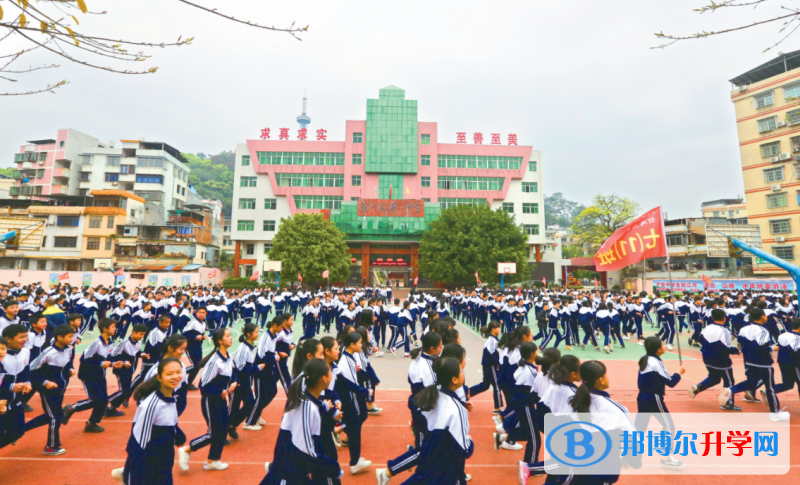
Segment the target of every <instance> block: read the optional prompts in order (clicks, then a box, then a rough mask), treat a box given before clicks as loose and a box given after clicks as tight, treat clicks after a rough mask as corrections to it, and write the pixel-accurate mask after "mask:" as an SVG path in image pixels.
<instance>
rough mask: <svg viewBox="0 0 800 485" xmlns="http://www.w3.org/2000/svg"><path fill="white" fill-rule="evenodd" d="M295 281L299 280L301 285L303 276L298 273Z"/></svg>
mask: <svg viewBox="0 0 800 485" xmlns="http://www.w3.org/2000/svg"><path fill="white" fill-rule="evenodd" d="M297 279H299V280H300V283H302V282H303V275H301V274H300V273H297Z"/></svg>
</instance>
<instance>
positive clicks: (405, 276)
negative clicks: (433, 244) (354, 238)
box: [347, 242, 419, 288]
mask: <svg viewBox="0 0 800 485" xmlns="http://www.w3.org/2000/svg"><path fill="white" fill-rule="evenodd" d="M347 245H348V246H349V248H350V249H349V250H348V253H350V257H351V259H350V262H352V263H353V266H352V269H351V272H350V279H348V280H347V283H348V284H350V285H362V286H363V285H378V284H387V280H389V281H391V284H392V287H398V284H399V287H400V288H408V287H409V286H411V284H412V283H413V281H414V278H416V277H417V275H418V272H419V264H418V261H419V252H418V249H419V244H418V243H380V242H375V243H373V242H352V243H351V242H348V243H347Z"/></svg>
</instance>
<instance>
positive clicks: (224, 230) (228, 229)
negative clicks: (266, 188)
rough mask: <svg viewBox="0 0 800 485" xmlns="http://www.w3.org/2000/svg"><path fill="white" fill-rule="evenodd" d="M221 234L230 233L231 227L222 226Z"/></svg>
mask: <svg viewBox="0 0 800 485" xmlns="http://www.w3.org/2000/svg"><path fill="white" fill-rule="evenodd" d="M268 200H269V199H268ZM222 232H231V226H222Z"/></svg>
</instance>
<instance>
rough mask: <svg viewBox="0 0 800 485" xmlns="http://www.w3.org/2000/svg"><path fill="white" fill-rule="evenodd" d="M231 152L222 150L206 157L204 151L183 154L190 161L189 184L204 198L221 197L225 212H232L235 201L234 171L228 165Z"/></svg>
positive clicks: (223, 211)
mask: <svg viewBox="0 0 800 485" xmlns="http://www.w3.org/2000/svg"><path fill="white" fill-rule="evenodd" d="M231 154H232V152H221V153H219V154H217V155H209V157H210V158H203V157H206V154H204V153H198V154H197V155H192V154H191V153H184V154H183V156H184V157H186V160H188V162H189V170H190V172H189V185H191V186H192V187H194V189H195V190H196V191H197V193H198V194H200V196H201V197H203V198H204V199H219V201H220V202H222V213H223V214H230V213H231V209H232V207H231V205H232V203H233V172H232V171H231V169H230V168H228V165H227V159H228V158H229V157H230V156H232V155H231ZM200 155H202V157H201V156H200ZM215 160H216V161H215ZM231 165H232V164H231Z"/></svg>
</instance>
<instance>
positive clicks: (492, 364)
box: [481, 322, 503, 415]
mask: <svg viewBox="0 0 800 485" xmlns="http://www.w3.org/2000/svg"><path fill="white" fill-rule="evenodd" d="M481 335H482V336H483V338H485V339H486V343H485V344H484V345H483V355H482V356H481V366H483V382H484V383H485V384H486V385H489V386H491V387H492V391H493V392H492V398H493V399H494V411H493V413H494V414H495V415H497V414H500V408H502V407H503V394H502V392H500V383H499V382H498V380H497V379H498V372H499V371H500V352H499V350H498V346H499V344H500V339H498V338H497V337H498V335H500V324H499V323H498V322H489V325H487V326H486V327H481Z"/></svg>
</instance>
